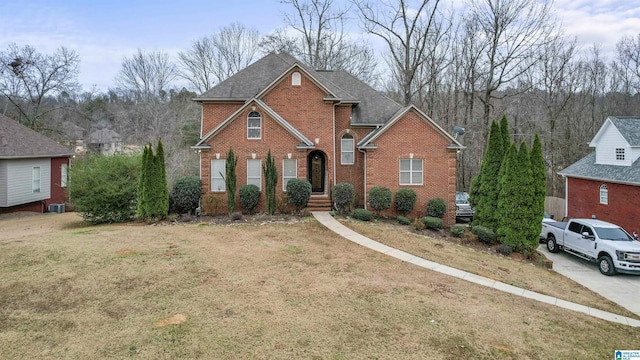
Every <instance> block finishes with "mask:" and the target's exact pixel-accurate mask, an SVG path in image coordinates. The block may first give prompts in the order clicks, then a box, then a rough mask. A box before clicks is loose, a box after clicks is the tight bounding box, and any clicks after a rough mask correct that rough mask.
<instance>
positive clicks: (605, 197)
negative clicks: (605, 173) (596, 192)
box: [600, 185, 609, 205]
mask: <svg viewBox="0 0 640 360" xmlns="http://www.w3.org/2000/svg"><path fill="white" fill-rule="evenodd" d="M608 203H609V189H607V185H600V204H605V205H606V204H608Z"/></svg>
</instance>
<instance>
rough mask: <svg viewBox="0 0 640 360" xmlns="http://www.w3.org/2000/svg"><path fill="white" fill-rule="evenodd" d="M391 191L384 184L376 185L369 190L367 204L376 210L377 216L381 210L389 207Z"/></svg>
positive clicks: (391, 199) (391, 196) (391, 198)
mask: <svg viewBox="0 0 640 360" xmlns="http://www.w3.org/2000/svg"><path fill="white" fill-rule="evenodd" d="M392 201H393V193H392V192H391V189H389V188H388V187H385V186H376V187H374V188H372V189H371V190H369V205H371V207H372V208H373V209H374V210H375V211H376V213H377V214H378V216H380V212H381V211H383V210H387V209H388V208H390V207H391V203H392Z"/></svg>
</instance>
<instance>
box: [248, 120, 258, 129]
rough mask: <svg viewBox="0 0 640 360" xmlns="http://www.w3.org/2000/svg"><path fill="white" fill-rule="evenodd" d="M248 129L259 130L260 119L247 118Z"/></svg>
mask: <svg viewBox="0 0 640 360" xmlns="http://www.w3.org/2000/svg"><path fill="white" fill-rule="evenodd" d="M249 127H250V128H259V127H260V118H257V119H256V118H249Z"/></svg>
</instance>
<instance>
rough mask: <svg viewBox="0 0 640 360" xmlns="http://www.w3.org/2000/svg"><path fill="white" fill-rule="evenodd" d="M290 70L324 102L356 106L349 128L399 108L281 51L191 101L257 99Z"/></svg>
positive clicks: (343, 76)
mask: <svg viewBox="0 0 640 360" xmlns="http://www.w3.org/2000/svg"><path fill="white" fill-rule="evenodd" d="M293 69H297V70H300V71H301V72H303V73H304V74H305V75H306V76H307V77H308V78H310V79H311V81H313V82H314V83H315V84H316V85H317V86H318V87H320V88H321V89H322V90H323V91H325V92H326V93H327V96H326V98H325V99H326V100H331V101H335V102H339V103H344V104H355V105H356V106H355V107H354V108H353V117H352V120H351V124H352V125H363V126H376V125H382V124H384V123H386V122H387V121H388V120H389V119H390V118H391V116H393V114H394V113H396V112H397V111H398V110H400V109H401V108H402V106H401V105H400V104H398V103H397V102H395V101H393V100H391V99H390V98H388V97H387V96H385V95H384V94H382V93H381V92H379V91H377V90H375V89H373V88H372V87H370V86H369V85H367V84H366V83H364V82H362V81H361V80H359V79H357V78H355V77H354V76H352V75H351V74H349V73H347V72H345V71H324V70H323V71H316V70H313V69H311V68H309V67H308V66H307V65H305V64H304V63H302V62H301V61H299V60H297V59H296V58H294V57H293V56H291V55H290V54H288V53H284V52H282V53H277V54H276V53H273V52H272V53H270V54H268V55H266V56H265V57H263V58H262V59H260V60H258V61H256V62H255V63H253V64H251V65H249V66H247V67H246V68H245V69H243V70H241V71H240V72H238V73H237V74H235V75H233V76H231V77H229V78H228V79H226V80H224V81H222V82H221V83H219V84H218V85H216V86H214V87H213V88H211V89H210V90H209V91H207V92H205V93H204V94H202V95H200V96H198V97H196V98H194V100H195V101H199V102H205V101H238V102H245V101H248V100H249V99H251V98H254V97H256V98H260V97H261V96H262V95H264V94H265V93H266V92H268V90H269V89H270V88H271V87H272V86H273V85H275V84H276V83H278V82H279V81H280V80H282V78H283V77H284V76H286V75H287V74H288V73H289V72H290V71H292V70H293Z"/></svg>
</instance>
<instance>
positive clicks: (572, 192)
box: [567, 177, 640, 233]
mask: <svg viewBox="0 0 640 360" xmlns="http://www.w3.org/2000/svg"><path fill="white" fill-rule="evenodd" d="M601 185H606V186H607V193H608V202H607V204H601V203H600V186H601ZM567 198H568V199H571V201H569V202H568V204H567V217H569V218H591V216H592V215H595V216H596V218H598V219H600V220H603V221H607V222H611V223H614V224H616V225H619V226H621V227H622V228H624V229H625V230H627V232H629V233H631V232H634V231H635V232H636V233H640V219H639V218H638V214H640V187H638V186H632V185H624V184H616V183H610V182H602V181H593V180H585V179H577V178H571V177H568V178H567Z"/></svg>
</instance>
